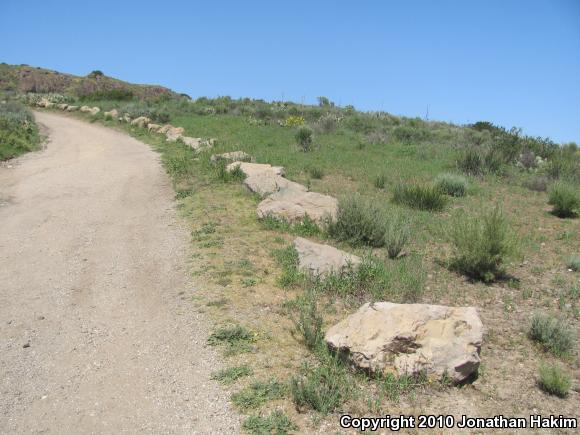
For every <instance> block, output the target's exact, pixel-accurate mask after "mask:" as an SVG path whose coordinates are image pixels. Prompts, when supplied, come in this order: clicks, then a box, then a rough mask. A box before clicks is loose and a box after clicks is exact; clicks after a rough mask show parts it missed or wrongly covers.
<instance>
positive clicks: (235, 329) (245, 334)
mask: <svg viewBox="0 0 580 435" xmlns="http://www.w3.org/2000/svg"><path fill="white" fill-rule="evenodd" d="M254 340H255V336H254V333H252V332H251V331H250V330H248V329H247V328H245V327H243V326H240V325H235V326H229V327H223V328H219V329H218V330H216V331H214V332H213V333H212V334H211V335H210V336H209V338H208V339H207V344H209V345H210V346H226V347H227V351H226V353H227V354H228V355H233V354H236V353H240V352H249V351H250V343H252V342H253V341H254Z"/></svg>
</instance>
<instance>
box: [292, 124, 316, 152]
mask: <svg viewBox="0 0 580 435" xmlns="http://www.w3.org/2000/svg"><path fill="white" fill-rule="evenodd" d="M294 137H295V138H296V142H297V143H298V146H299V147H300V149H301V150H302V151H304V152H306V151H310V150H311V149H312V130H311V129H310V128H308V127H300V128H299V129H298V131H297V132H296V135H295V136H294Z"/></svg>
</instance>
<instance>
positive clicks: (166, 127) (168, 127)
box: [157, 124, 174, 134]
mask: <svg viewBox="0 0 580 435" xmlns="http://www.w3.org/2000/svg"><path fill="white" fill-rule="evenodd" d="M172 128H174V127H173V126H172V125H171V124H165V125H163V126H162V127H161V128H160V129H159V130H157V133H160V134H165V133H167V132H168V131H169V130H170V129H172Z"/></svg>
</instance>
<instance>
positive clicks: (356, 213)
mask: <svg viewBox="0 0 580 435" xmlns="http://www.w3.org/2000/svg"><path fill="white" fill-rule="evenodd" d="M327 231H328V233H329V235H330V236H331V237H333V238H335V239H336V240H340V241H344V242H348V243H350V244H351V245H355V246H356V245H369V246H372V247H381V246H383V245H384V243H385V240H384V235H385V215H384V213H383V212H382V210H381V209H380V208H379V207H377V206H376V205H375V204H373V203H372V202H371V201H370V200H366V199H364V198H362V197H360V196H349V197H345V198H342V199H341V200H340V201H339V202H338V212H337V216H336V220H335V221H332V222H329V223H328V225H327Z"/></svg>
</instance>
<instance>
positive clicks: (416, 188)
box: [393, 184, 447, 211]
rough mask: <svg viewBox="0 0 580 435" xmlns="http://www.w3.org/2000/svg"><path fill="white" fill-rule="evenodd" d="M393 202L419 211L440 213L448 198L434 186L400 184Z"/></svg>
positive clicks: (394, 194)
mask: <svg viewBox="0 0 580 435" xmlns="http://www.w3.org/2000/svg"><path fill="white" fill-rule="evenodd" d="M393 201H394V202H395V203H397V204H402V205H406V206H408V207H411V208H415V209H418V210H429V211H440V210H443V209H444V208H445V206H446V205H447V198H446V197H445V195H444V194H443V193H441V191H440V190H439V189H438V188H436V187H434V186H421V185H418V184H411V185H405V184H399V185H397V187H396V188H395V191H394V193H393Z"/></svg>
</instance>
